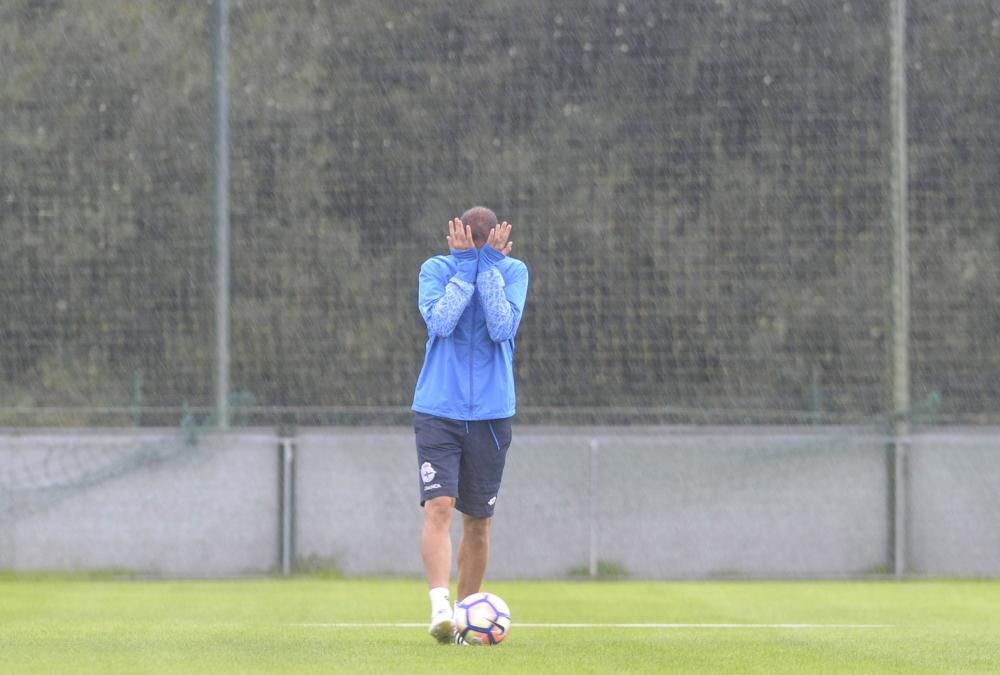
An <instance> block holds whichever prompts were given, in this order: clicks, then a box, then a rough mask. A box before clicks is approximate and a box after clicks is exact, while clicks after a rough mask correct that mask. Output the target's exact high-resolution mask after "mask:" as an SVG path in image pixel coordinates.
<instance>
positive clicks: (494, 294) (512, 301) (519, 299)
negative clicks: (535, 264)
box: [476, 245, 528, 342]
mask: <svg viewBox="0 0 1000 675" xmlns="http://www.w3.org/2000/svg"><path fill="white" fill-rule="evenodd" d="M497 255H499V256H501V257H500V258H499V259H498V258H496V257H495V256H497ZM502 257H503V254H502V253H500V252H499V251H496V250H495V249H493V248H492V247H490V246H489V245H487V246H484V247H483V252H482V254H481V257H480V272H479V276H478V277H477V279H476V288H478V290H479V298H480V300H481V301H482V304H483V312H484V314H485V315H486V328H487V329H488V330H489V333H490V339H492V340H493V341H494V342H503V341H504V340H511V339H513V338H514V336H515V335H517V329H518V326H520V325H521V314H522V312H523V311H524V303H525V300H526V299H527V297H528V268H527V267H525V266H524V264H523V263H520V262H518V264H517V266H515V267H514V268H513V272H512V273H511V274H510V281H509V282H508V281H507V280H505V279H504V277H503V275H502V274H501V273H500V270H499V269H497V267H496V262H498V261H499V260H500V259H502ZM484 268H485V269H484Z"/></svg>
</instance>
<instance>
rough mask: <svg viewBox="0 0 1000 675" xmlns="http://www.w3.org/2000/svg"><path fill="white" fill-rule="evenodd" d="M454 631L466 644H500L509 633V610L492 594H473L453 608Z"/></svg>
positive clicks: (504, 603)
mask: <svg viewBox="0 0 1000 675" xmlns="http://www.w3.org/2000/svg"><path fill="white" fill-rule="evenodd" d="M455 629H456V630H457V631H458V634H459V635H460V636H462V639H463V640H465V641H466V643H468V644H471V645H485V646H491V645H496V644H500V643H501V642H503V640H504V638H506V637H507V633H509V632H510V608H509V607H507V603H506V602H504V601H503V600H501V599H500V597H499V596H497V595H494V594H493V593H473V594H472V595H470V596H469V597H467V598H465V599H464V600H462V601H461V602H460V603H458V604H457V605H456V606H455Z"/></svg>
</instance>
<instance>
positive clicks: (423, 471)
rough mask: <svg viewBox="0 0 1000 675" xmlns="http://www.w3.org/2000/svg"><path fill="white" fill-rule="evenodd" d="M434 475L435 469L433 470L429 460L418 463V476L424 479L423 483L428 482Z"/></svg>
mask: <svg viewBox="0 0 1000 675" xmlns="http://www.w3.org/2000/svg"><path fill="white" fill-rule="evenodd" d="M436 475H437V471H435V470H434V467H433V466H431V463H430V462H424V463H423V464H421V465H420V477H421V478H423V479H424V482H425V483H430V482H431V481H432V480H434V476H436Z"/></svg>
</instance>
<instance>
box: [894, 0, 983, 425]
mask: <svg viewBox="0 0 1000 675" xmlns="http://www.w3.org/2000/svg"><path fill="white" fill-rule="evenodd" d="M912 11H913V15H912V18H911V21H910V40H911V42H912V47H911V53H910V63H909V68H908V71H909V77H908V80H909V84H910V111H909V113H910V115H909V116H910V222H911V227H912V232H913V235H912V241H911V247H910V251H911V256H912V263H913V266H912V276H911V280H912V281H911V285H912V307H913V349H912V352H911V353H912V359H913V361H912V368H913V385H914V386H913V404H914V413H915V416H916V417H917V419H926V420H927V421H930V422H934V421H940V420H946V419H955V418H959V419H965V420H969V421H983V422H985V421H993V422H995V421H997V419H1000V417H998V410H1000V189H998V186H1000V116H998V113H997V111H998V110H1000V86H998V85H997V82H998V80H997V73H998V72H1000V6H998V5H997V3H995V2H988V1H986V0H982V1H977V2H963V3H960V4H956V3H941V2H933V1H932V0H921V1H920V2H914V3H913V5H912Z"/></svg>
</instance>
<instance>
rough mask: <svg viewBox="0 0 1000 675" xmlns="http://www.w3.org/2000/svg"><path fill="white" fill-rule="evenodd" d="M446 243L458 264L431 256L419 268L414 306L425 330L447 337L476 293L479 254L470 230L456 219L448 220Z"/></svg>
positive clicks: (437, 335)
mask: <svg viewBox="0 0 1000 675" xmlns="http://www.w3.org/2000/svg"><path fill="white" fill-rule="evenodd" d="M448 232H449V234H448V246H449V248H450V249H451V254H452V256H453V257H454V258H455V261H456V262H457V263H458V270H457V271H456V272H455V274H453V275H452V276H451V277H448V273H449V271H450V270H447V269H446V268H445V267H444V264H443V263H442V262H440V260H439V259H431V260H428V261H427V262H425V263H424V264H423V266H422V267H421V268H420V290H419V297H418V299H417V306H418V308H419V309H420V314H421V316H423V317H424V322H425V323H426V324H427V332H428V333H429V334H430V335H434V336H436V337H448V336H449V335H451V333H452V331H454V330H455V326H456V325H457V324H458V320H459V318H461V316H462V312H464V311H465V308H466V307H468V305H469V300H471V299H472V294H473V292H475V286H474V283H475V280H476V271H477V268H478V264H479V254H478V252H477V251H476V249H475V248H474V247H473V243H472V231H471V229H470V228H469V227H468V226H464V225H462V221H461V220H459V219H458V218H456V219H455V220H450V221H448Z"/></svg>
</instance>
